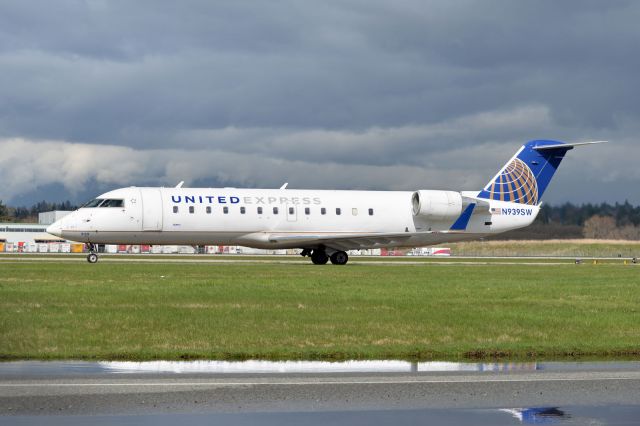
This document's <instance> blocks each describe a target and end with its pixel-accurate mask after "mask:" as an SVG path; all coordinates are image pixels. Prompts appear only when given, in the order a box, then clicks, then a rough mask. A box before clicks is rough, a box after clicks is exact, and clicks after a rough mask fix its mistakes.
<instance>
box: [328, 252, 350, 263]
mask: <svg viewBox="0 0 640 426" xmlns="http://www.w3.org/2000/svg"><path fill="white" fill-rule="evenodd" d="M348 261H349V255H348V254H347V252H344V251H337V252H335V253H333V254H332V255H331V263H333V264H334V265H346V264H347V262H348Z"/></svg>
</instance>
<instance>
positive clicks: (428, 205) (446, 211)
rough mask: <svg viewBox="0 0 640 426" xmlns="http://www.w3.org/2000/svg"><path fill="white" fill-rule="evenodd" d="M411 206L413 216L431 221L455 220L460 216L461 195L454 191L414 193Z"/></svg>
mask: <svg viewBox="0 0 640 426" xmlns="http://www.w3.org/2000/svg"><path fill="white" fill-rule="evenodd" d="M411 205H412V208H413V215H414V216H418V217H420V218H424V219H428V220H432V221H439V220H455V219H456V218H457V217H459V216H460V214H462V195H461V194H460V193H459V192H455V191H430V190H423V191H416V192H414V193H413V195H412V196H411Z"/></svg>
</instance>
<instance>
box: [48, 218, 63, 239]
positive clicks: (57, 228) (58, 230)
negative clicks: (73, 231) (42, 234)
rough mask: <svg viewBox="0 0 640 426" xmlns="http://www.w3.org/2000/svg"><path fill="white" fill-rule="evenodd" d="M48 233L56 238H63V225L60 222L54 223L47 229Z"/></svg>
mask: <svg viewBox="0 0 640 426" xmlns="http://www.w3.org/2000/svg"><path fill="white" fill-rule="evenodd" d="M47 233H49V234H51V235H55V236H56V237H62V225H61V223H60V221H57V222H54V223H52V224H51V225H49V226H48V227H47Z"/></svg>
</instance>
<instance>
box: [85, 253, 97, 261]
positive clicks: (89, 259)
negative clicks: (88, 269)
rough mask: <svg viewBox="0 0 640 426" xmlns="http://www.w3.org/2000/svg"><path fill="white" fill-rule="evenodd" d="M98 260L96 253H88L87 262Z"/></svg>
mask: <svg viewBox="0 0 640 426" xmlns="http://www.w3.org/2000/svg"><path fill="white" fill-rule="evenodd" d="M97 261H98V255H97V254H95V253H89V254H88V255H87V262H89V263H96V262H97Z"/></svg>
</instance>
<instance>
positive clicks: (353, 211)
mask: <svg viewBox="0 0 640 426" xmlns="http://www.w3.org/2000/svg"><path fill="white" fill-rule="evenodd" d="M351 214H352V215H354V216H358V209H355V208H353V209H351Z"/></svg>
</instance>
